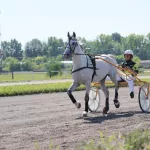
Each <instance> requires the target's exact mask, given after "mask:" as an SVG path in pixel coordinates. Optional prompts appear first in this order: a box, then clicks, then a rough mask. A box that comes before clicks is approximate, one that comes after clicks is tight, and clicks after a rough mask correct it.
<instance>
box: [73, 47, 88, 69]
mask: <svg viewBox="0 0 150 150" xmlns="http://www.w3.org/2000/svg"><path fill="white" fill-rule="evenodd" d="M77 53H78V54H82V55H73V57H72V61H73V70H76V69H79V68H82V67H86V66H87V56H86V55H84V53H83V51H82V50H80V51H79V52H77Z"/></svg>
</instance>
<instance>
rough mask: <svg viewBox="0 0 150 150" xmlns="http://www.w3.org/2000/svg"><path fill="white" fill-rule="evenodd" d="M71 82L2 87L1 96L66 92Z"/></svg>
mask: <svg viewBox="0 0 150 150" xmlns="http://www.w3.org/2000/svg"><path fill="white" fill-rule="evenodd" d="M70 85H71V82H66V83H61V84H60V83H49V84H32V85H18V86H16V85H15V86H1V87H0V96H15V95H27V94H38V93H50V92H66V91H67V89H68V88H69V87H70ZM83 89H85V86H80V87H79V88H78V89H77V90H83Z"/></svg>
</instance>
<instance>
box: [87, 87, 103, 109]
mask: <svg viewBox="0 0 150 150" xmlns="http://www.w3.org/2000/svg"><path fill="white" fill-rule="evenodd" d="M88 106H89V110H90V111H91V112H96V111H97V110H98V108H99V107H100V91H99V89H98V88H96V87H91V89H90V93H89V104H88Z"/></svg>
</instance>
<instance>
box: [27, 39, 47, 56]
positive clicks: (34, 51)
mask: <svg viewBox="0 0 150 150" xmlns="http://www.w3.org/2000/svg"><path fill="white" fill-rule="evenodd" d="M43 54H44V53H43V45H42V42H41V41H40V40H38V39H33V40H31V41H30V42H27V43H26V45H25V55H26V57H37V56H42V55H43Z"/></svg>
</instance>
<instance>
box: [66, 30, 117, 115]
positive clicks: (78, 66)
mask: <svg viewBox="0 0 150 150" xmlns="http://www.w3.org/2000/svg"><path fill="white" fill-rule="evenodd" d="M70 56H72V60H73V71H72V77H73V83H72V85H71V87H70V88H69V89H68V90H67V93H68V95H69V97H70V99H71V100H72V102H73V103H74V104H75V106H76V107H77V108H80V107H81V104H80V102H79V101H76V99H75V98H74V96H73V95H72V91H74V90H75V89H76V88H77V87H78V86H80V84H84V85H85V86H86V93H85V111H84V112H83V116H84V117H86V116H87V113H88V101H89V92H90V86H91V81H93V82H99V83H100V85H101V89H102V90H103V92H104V94H105V97H106V102H105V107H104V108H103V113H104V114H106V113H107V112H108V110H109V91H108V89H107V88H106V86H105V79H106V77H107V76H109V77H110V79H111V80H112V82H113V83H114V84H115V98H114V104H115V106H116V108H119V106H120V103H119V101H118V81H117V80H116V74H117V69H116V68H115V67H113V66H112V65H110V64H108V63H106V62H104V61H103V60H101V59H96V58H98V57H102V58H103V59H105V60H107V61H109V62H111V63H113V64H117V62H116V60H115V59H114V57H112V56H110V55H102V56H97V57H96V58H95V66H94V63H92V60H91V58H90V56H89V55H88V54H85V53H84V52H83V50H82V48H81V46H80V44H79V43H78V41H77V39H76V34H75V32H73V36H70V34H69V32H68V43H67V45H66V49H65V52H64V57H65V58H69V57H70Z"/></svg>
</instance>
